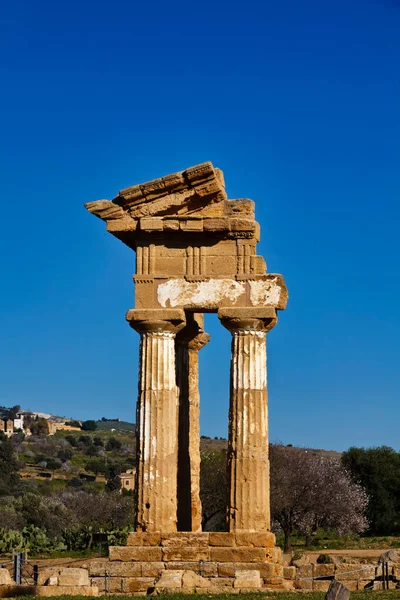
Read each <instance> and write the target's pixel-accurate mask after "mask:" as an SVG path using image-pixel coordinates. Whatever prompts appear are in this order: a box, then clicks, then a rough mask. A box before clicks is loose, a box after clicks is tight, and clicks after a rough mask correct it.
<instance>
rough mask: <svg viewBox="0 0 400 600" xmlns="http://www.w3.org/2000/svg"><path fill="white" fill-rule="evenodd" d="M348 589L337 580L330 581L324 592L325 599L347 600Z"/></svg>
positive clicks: (348, 595) (348, 596)
mask: <svg viewBox="0 0 400 600" xmlns="http://www.w3.org/2000/svg"><path fill="white" fill-rule="evenodd" d="M349 598H350V590H348V589H347V588H346V587H345V586H344V585H343V584H342V583H340V582H339V581H332V582H331V584H330V586H329V589H328V591H327V593H326V596H325V600H349Z"/></svg>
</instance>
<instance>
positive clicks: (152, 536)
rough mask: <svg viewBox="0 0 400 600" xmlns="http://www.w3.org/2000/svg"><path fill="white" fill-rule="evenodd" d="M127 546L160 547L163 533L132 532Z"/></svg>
mask: <svg viewBox="0 0 400 600" xmlns="http://www.w3.org/2000/svg"><path fill="white" fill-rule="evenodd" d="M126 545H127V546H160V545H161V533H151V532H148V531H137V532H136V531H132V532H131V533H129V534H128V538H127V540H126Z"/></svg>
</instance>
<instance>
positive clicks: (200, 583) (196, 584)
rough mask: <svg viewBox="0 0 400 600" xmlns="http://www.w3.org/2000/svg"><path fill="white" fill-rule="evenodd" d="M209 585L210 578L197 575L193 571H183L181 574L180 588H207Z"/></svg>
mask: <svg viewBox="0 0 400 600" xmlns="http://www.w3.org/2000/svg"><path fill="white" fill-rule="evenodd" d="M208 587H210V580H209V579H206V578H205V577H202V576H201V575H197V573H195V572H194V571H185V572H184V574H183V576H182V588H184V589H191V590H192V589H193V590H194V589H195V588H208Z"/></svg>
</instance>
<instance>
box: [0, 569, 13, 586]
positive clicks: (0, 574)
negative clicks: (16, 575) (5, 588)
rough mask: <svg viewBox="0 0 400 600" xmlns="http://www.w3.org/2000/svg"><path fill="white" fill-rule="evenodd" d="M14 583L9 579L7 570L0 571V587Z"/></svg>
mask: <svg viewBox="0 0 400 600" xmlns="http://www.w3.org/2000/svg"><path fill="white" fill-rule="evenodd" d="M13 583H14V582H13V580H12V579H11V575H10V573H9V572H8V571H7V569H0V585H12V584H13Z"/></svg>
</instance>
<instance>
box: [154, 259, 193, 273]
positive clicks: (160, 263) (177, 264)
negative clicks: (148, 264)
mask: <svg viewBox="0 0 400 600" xmlns="http://www.w3.org/2000/svg"><path fill="white" fill-rule="evenodd" d="M155 272H156V274H157V276H158V277H160V276H163V277H171V276H174V277H177V276H183V275H185V274H186V262H185V259H184V257H183V256H182V257H179V256H176V257H175V258H158V257H157V258H156V262H155Z"/></svg>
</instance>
